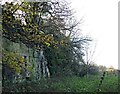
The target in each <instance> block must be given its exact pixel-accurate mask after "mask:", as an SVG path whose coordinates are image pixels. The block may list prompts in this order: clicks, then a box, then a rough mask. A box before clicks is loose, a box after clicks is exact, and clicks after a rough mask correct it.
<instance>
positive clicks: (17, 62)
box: [2, 50, 32, 73]
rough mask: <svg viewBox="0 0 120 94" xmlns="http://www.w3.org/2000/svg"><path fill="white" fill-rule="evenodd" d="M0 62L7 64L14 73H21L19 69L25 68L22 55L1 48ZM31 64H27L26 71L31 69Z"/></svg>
mask: <svg viewBox="0 0 120 94" xmlns="http://www.w3.org/2000/svg"><path fill="white" fill-rule="evenodd" d="M2 54H3V57H2V62H3V63H4V64H7V65H8V66H9V67H10V68H11V69H14V70H15V72H16V73H21V69H22V68H25V64H24V62H25V60H24V58H23V57H22V56H20V55H19V54H18V53H15V52H8V51H5V50H3V52H2ZM31 68H32V67H31V65H30V64H29V65H28V67H27V68H26V69H27V70H28V71H31V70H32V69H31Z"/></svg>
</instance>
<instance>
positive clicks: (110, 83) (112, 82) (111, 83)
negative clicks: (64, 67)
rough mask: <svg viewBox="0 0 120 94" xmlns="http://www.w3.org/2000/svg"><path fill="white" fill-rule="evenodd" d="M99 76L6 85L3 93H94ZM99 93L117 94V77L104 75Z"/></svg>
mask: <svg viewBox="0 0 120 94" xmlns="http://www.w3.org/2000/svg"><path fill="white" fill-rule="evenodd" d="M100 77H101V75H88V76H87V77H82V78H80V77H76V76H72V77H57V78H49V79H42V80H41V81H40V82H24V83H20V84H12V85H10V84H9V85H7V84H6V85H7V86H6V88H4V89H5V91H17V92H20V91H22V92H23V91H27V92H30V91H31V92H36V91H37V92H96V91H97V88H98V84H99V81H100ZM99 89H100V92H117V91H118V77H117V76H115V75H113V74H109V75H105V78H104V80H103V83H102V85H101V86H100V87H99Z"/></svg>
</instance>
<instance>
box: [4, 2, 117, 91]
mask: <svg viewBox="0 0 120 94" xmlns="http://www.w3.org/2000/svg"><path fill="white" fill-rule="evenodd" d="M80 23H81V21H80V22H77V21H76V20H75V18H74V17H73V11H72V10H71V9H70V7H69V4H68V3H67V2H58V1H55V0H53V1H51V0H50V1H49V2H20V3H18V2H16V1H15V2H11V3H7V2H6V3H5V4H4V5H2V35H3V36H2V37H3V45H4V44H5V46H4V47H3V50H2V65H3V92H98V90H99V92H103V91H105V92H106V91H107V92H108V91H111V89H110V88H112V91H117V89H118V87H117V76H114V75H110V76H111V78H109V77H110V76H109V75H104V77H102V78H101V76H102V75H101V74H100V72H99V67H98V66H96V65H95V64H93V63H92V64H91V62H92V61H90V60H91V59H90V60H87V61H86V60H85V59H84V57H87V54H86V51H87V50H86V46H87V47H88V46H89V43H90V42H92V39H91V38H90V37H84V36H82V35H80V30H79V28H78V26H79V24H80ZM4 39H7V40H9V41H11V42H12V44H13V46H14V43H17V44H20V45H21V44H24V45H25V46H24V47H25V48H26V49H28V53H27V52H26V51H25V50H24V49H21V50H22V51H21V52H20V51H18V52H17V51H14V49H12V50H9V48H10V47H11V46H10V45H9V44H10V43H4ZM6 48H8V49H6ZM19 49H20V48H19ZM19 49H18V50H19ZM30 49H32V51H31V52H30ZM22 52H24V53H22ZM29 52H30V53H29ZM28 54H30V55H28ZM31 57H32V59H34V60H31ZM33 69H34V70H33ZM33 71H34V72H33ZM104 71H105V70H104ZM102 72H103V71H102ZM102 72H101V73H102ZM28 75H29V76H28ZM103 78H104V79H103ZM112 80H113V81H112ZM109 82H110V83H109ZM99 83H100V84H99ZM111 84H112V85H113V84H114V86H111Z"/></svg>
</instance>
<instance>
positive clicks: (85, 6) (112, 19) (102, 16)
mask: <svg viewBox="0 0 120 94" xmlns="http://www.w3.org/2000/svg"><path fill="white" fill-rule="evenodd" d="M70 1H71V6H72V8H73V9H74V10H75V11H76V15H75V16H76V17H77V19H81V18H82V17H83V20H84V23H83V24H82V25H81V27H80V28H81V29H82V31H81V32H82V33H83V34H84V35H89V36H91V37H92V38H94V39H95V42H97V44H96V52H95V54H94V58H93V60H94V61H95V63H96V64H98V65H104V66H107V67H109V66H113V67H114V68H118V1H119V0H70Z"/></svg>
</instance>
